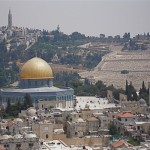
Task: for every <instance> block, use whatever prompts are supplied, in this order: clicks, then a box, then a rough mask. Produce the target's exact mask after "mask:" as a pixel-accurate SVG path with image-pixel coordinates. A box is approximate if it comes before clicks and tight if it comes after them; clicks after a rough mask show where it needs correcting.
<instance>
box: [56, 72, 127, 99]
mask: <svg viewBox="0 0 150 150" xmlns="http://www.w3.org/2000/svg"><path fill="white" fill-rule="evenodd" d="M54 85H55V86H60V87H61V86H69V87H72V88H73V89H74V91H75V95H78V96H83V95H84V96H95V95H97V96H99V97H106V95H107V90H112V91H113V95H114V98H115V99H119V93H125V91H124V90H123V89H116V88H114V87H113V85H111V86H108V87H107V86H106V85H105V84H104V83H103V82H102V81H98V82H97V83H96V84H95V85H93V84H92V83H91V82H90V81H89V80H88V79H83V80H82V79H81V77H80V76H79V75H78V74H77V73H75V72H74V73H67V72H62V73H57V74H56V75H55V78H54Z"/></svg>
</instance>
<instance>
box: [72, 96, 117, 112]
mask: <svg viewBox="0 0 150 150" xmlns="http://www.w3.org/2000/svg"><path fill="white" fill-rule="evenodd" d="M76 102H77V103H76V107H75V109H76V110H80V109H85V108H89V109H105V108H114V107H116V104H115V103H109V101H108V99H106V98H97V97H95V96H77V97H76ZM117 106H119V105H117Z"/></svg>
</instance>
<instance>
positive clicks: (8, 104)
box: [5, 99, 12, 115]
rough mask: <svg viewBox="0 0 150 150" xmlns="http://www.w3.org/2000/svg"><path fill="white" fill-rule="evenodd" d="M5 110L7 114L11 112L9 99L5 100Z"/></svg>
mask: <svg viewBox="0 0 150 150" xmlns="http://www.w3.org/2000/svg"><path fill="white" fill-rule="evenodd" d="M5 112H6V113H7V114H9V115H11V113H12V106H11V103H10V99H8V100H7V107H6V110H5Z"/></svg>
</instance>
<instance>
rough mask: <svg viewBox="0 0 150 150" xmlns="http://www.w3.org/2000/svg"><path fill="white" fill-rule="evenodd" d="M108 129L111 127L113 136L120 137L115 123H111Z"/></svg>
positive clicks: (110, 131) (110, 130) (110, 132)
mask: <svg viewBox="0 0 150 150" xmlns="http://www.w3.org/2000/svg"><path fill="white" fill-rule="evenodd" d="M108 129H109V134H110V135H112V138H115V139H118V138H119V137H120V134H119V132H118V130H117V127H116V125H115V124H114V123H111V124H110V125H109V128H108Z"/></svg>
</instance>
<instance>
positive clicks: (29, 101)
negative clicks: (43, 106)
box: [24, 93, 33, 109]
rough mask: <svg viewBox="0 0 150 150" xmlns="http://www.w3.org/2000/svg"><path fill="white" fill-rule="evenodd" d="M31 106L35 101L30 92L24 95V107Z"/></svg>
mask: <svg viewBox="0 0 150 150" xmlns="http://www.w3.org/2000/svg"><path fill="white" fill-rule="evenodd" d="M29 107H33V103H32V98H31V96H30V94H28V93H27V94H25V96H24V108H25V109H28V108H29Z"/></svg>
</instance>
